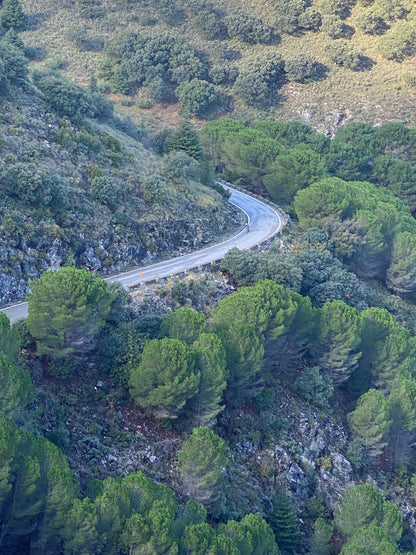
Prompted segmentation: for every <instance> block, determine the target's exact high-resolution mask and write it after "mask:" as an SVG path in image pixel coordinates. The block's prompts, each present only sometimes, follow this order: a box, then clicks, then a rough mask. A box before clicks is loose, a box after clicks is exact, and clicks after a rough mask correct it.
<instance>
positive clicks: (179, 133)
mask: <svg viewBox="0 0 416 555" xmlns="http://www.w3.org/2000/svg"><path fill="white" fill-rule="evenodd" d="M167 148H168V150H169V151H171V150H183V151H185V152H186V154H188V155H189V156H192V158H195V160H202V158H203V156H204V153H203V150H202V147H201V143H200V142H199V136H198V132H197V131H195V129H193V128H192V125H191V123H190V121H189V120H183V121H181V123H180V125H179V127H178V129H177V130H176V131H174V132H173V133H172V135H171V136H170V137H169V140H168V144H167Z"/></svg>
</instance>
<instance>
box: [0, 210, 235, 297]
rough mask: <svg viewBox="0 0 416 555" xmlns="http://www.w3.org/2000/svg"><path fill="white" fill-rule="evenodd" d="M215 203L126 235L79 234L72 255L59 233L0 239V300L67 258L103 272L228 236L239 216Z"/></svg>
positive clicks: (20, 291)
mask: <svg viewBox="0 0 416 555" xmlns="http://www.w3.org/2000/svg"><path fill="white" fill-rule="evenodd" d="M220 202H221V201H220ZM219 208H220V207H219V206H218V210H216V211H215V212H213V213H212V214H210V213H209V212H208V213H206V212H205V213H204V212H203V211H202V210H195V211H194V214H192V212H190V213H189V214H188V217H187V218H183V219H179V220H160V221H156V220H155V221H152V222H146V223H143V224H134V225H133V227H132V228H131V229H130V232H129V234H128V235H127V234H123V233H120V230H115V229H114V228H110V229H104V230H103V231H102V233H101V235H98V236H89V237H88V236H87V235H86V234H79V235H78V237H77V238H76V243H77V249H78V250H77V253H76V257H74V256H73V255H72V253H73V246H72V244H71V243H69V242H68V241H66V240H65V239H62V238H56V239H53V240H52V241H51V238H50V236H48V235H45V236H44V237H40V238H39V240H38V243H37V246H36V248H33V247H30V246H29V245H28V244H27V242H26V241H25V240H21V241H14V242H10V241H8V242H7V243H6V241H2V242H3V243H4V244H1V242H0V304H2V305H4V304H7V303H10V302H14V301H18V300H21V299H23V298H24V296H25V294H26V292H27V290H28V287H29V282H30V280H31V279H36V278H39V276H40V275H41V274H42V273H43V272H44V271H46V270H48V269H53V270H57V269H59V268H60V266H61V265H62V264H68V262H69V263H71V261H72V263H75V264H76V265H77V266H80V267H84V268H87V269H88V270H91V271H93V272H96V273H97V275H100V276H102V277H105V276H107V275H111V274H114V273H117V272H121V271H123V270H127V269H128V268H129V267H132V266H139V265H144V264H147V263H149V262H151V261H153V260H156V259H157V258H166V257H168V256H179V255H180V254H183V253H185V252H188V251H191V250H196V249H198V248H202V247H203V246H205V245H207V244H208V243H213V242H215V241H216V240H217V238H221V237H223V236H225V235H232V233H233V232H234V231H235V230H237V229H238V227H239V225H240V223H241V215H240V214H239V213H238V212H237V210H236V209H235V208H234V207H232V206H231V205H228V204H226V203H225V202H224V204H223V206H222V209H219ZM210 216H211V217H210ZM218 240H219V239H218Z"/></svg>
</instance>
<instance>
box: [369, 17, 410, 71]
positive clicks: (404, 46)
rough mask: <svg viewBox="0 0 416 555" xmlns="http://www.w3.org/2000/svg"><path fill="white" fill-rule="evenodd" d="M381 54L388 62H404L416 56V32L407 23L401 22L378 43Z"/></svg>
mask: <svg viewBox="0 0 416 555" xmlns="http://www.w3.org/2000/svg"><path fill="white" fill-rule="evenodd" d="M377 46H378V49H379V51H380V53H381V54H382V55H383V56H384V57H385V58H387V59H388V60H395V61H396V62H402V61H403V60H405V59H406V58H409V57H410V56H414V55H415V54H416V30H415V29H414V27H413V26H412V25H410V24H409V23H406V22H404V21H403V22H399V23H397V24H396V25H395V27H394V28H393V29H392V30H391V31H390V32H389V33H386V34H385V35H384V36H383V37H381V38H380V39H379V41H378V45H377Z"/></svg>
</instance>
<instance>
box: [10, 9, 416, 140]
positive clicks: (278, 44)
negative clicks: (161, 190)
mask: <svg viewBox="0 0 416 555" xmlns="http://www.w3.org/2000/svg"><path fill="white" fill-rule="evenodd" d="M21 3H22V6H23V8H24V10H25V12H26V13H27V14H28V25H27V27H26V30H25V31H24V32H23V35H22V36H23V38H24V40H25V41H26V42H28V43H30V44H33V45H36V46H37V47H38V48H39V49H40V50H41V51H42V52H43V56H44V59H43V61H42V62H41V63H42V64H46V65H49V66H51V65H52V66H53V65H61V66H62V69H63V71H64V72H65V74H66V75H67V76H69V77H71V78H73V79H75V80H76V81H77V82H80V83H88V82H89V79H90V78H91V76H93V75H95V76H96V77H98V78H99V79H100V81H99V86H100V87H102V89H103V90H105V91H107V93H108V94H115V95H116V96H115V98H116V99H117V100H118V102H119V103H120V104H122V105H123V110H126V111H128V113H129V114H130V115H131V117H132V118H134V119H135V120H136V121H143V122H145V123H146V125H147V126H148V127H149V128H156V129H158V128H160V127H163V126H166V123H168V124H169V125H171V126H173V125H174V124H175V122H176V121H177V111H178V109H180V108H182V110H189V111H190V112H191V113H195V114H196V115H197V116H199V117H212V115H213V114H215V113H218V112H220V113H224V112H227V111H228V112H229V113H233V112H234V113H244V114H245V115H250V116H259V115H263V116H264V113H265V112H266V113H268V114H269V117H271V118H273V119H275V118H279V119H283V120H286V121H288V120H290V119H301V120H302V121H304V122H305V123H308V124H311V125H313V126H314V127H316V128H319V129H321V130H325V131H327V132H330V133H331V132H333V129H334V127H336V126H337V125H338V124H339V123H340V122H341V121H345V120H361V121H366V122H368V123H372V124H374V123H380V122H385V121H389V120H398V121H402V122H404V123H407V124H414V123H415V116H414V110H413V106H414V102H415V98H416V89H415V87H414V83H415V78H416V73H415V67H414V54H415V52H416V24H415V10H414V9H413V11H412V8H413V3H412V2H410V1H409V0H395V1H394V2H385V1H384V0H376V1H375V2H360V3H358V2H355V1H354V0H351V1H350V0H331V1H328V0H314V1H313V2H306V1H301V2H294V1H290V2H283V1H282V0H262V1H261V2H242V0H230V1H228V2H222V3H221V4H219V3H216V2H215V1H212V2H209V1H207V0H194V1H193V2H184V1H181V0H176V1H175V2H164V1H162V0H146V1H145V2H137V1H134V0H118V1H117V2H110V1H109V0H76V1H73V2H69V1H68V2H64V1H60V2H58V3H56V2H52V1H51V0H40V1H37V2H33V1H31V0H22V2H21ZM62 30H64V31H63V32H62ZM129 33H134V34H137V33H138V34H139V35H140V37H141V38H142V39H143V37H144V39H145V40H147V39H149V38H151V39H156V43H157V44H158V45H159V46H158V48H159V49H160V44H161V43H160V41H163V40H164V37H166V35H168V36H169V37H171V38H173V39H175V40H176V41H177V42H178V41H179V42H178V45H179V46H178V48H179V51H181V52H184V51H186V52H188V53H187V54H186V56H185V58H184V59H181V57H180V56H179V57H178V56H176V57H175V56H173V58H172V57H171V58H170V66H169V64H168V65H167V66H165V67H162V66H163V64H164V63H165V62H166V60H165V62H163V61H162V60H161V59H159V58H158V59H157V60H156V61H155V63H154V65H152V64H153V61H154V60H153V61H152V62H151V63H150V62H149V59H148V58H147V59H146V60H145V61H143V56H142V54H143V48H142V43H140V45H141V46H140V47H139V48H138V51H139V54H140V55H139V56H136V53H137V50H135V49H134V48H133V50H130V51H129V52H127V55H126V59H125V60H123V49H120V48H119V46H117V47H116V48H115V49H114V48H112V45H114V43H115V42H116V41H118V40H119V38H120V35H123V36H126V35H128V34H129ZM130 42H131V41H130ZM153 46H154V44H153ZM130 47H131V44H130ZM151 47H152V45H151ZM124 54H126V51H124ZM276 56H278V57H279V59H280V58H281V59H282V60H283V61H284V63H285V65H284V66H283V65H281V66H279V67H274V69H273V72H272V75H269V74H268V75H266V77H265V74H264V72H265V71H266V70H265V68H266V66H267V64H268V62H266V60H269V62H270V60H274V62H275V61H276V58H275V57H276ZM190 58H193V60H194V61H195V64H194V65H193V66H192V67H191V68H190V67H187V70H186V71H183V67H184V66H183V62H184V60H185V59H186V60H187V62H186V63H187V64H188V66H189V60H190ZM124 62H125V63H124ZM257 62H259V64H260V69H259V65H257V66H256V63H257ZM143 64H144V65H143ZM191 65H192V64H191ZM150 67H152V68H153V69H150ZM256 67H257V69H256ZM175 68H176V69H175ZM283 68H284V69H283ZM188 70H189V71H190V73H189V71H188ZM181 71H182V73H181ZM256 73H257V75H256ZM266 73H267V71H266ZM259 76H260V77H259ZM257 78H259V79H260V81H261V82H262V83H263V85H264V83H267V82H268V81H270V83H269V85H270V87H269V89H268V90H266V91H265V97H266V98H265V99H262V101H261V102H259V98H260V97H261V94H260V92H259V89H258V87H257V85H256V86H254V89H253V90H255V94H254V95H253V97H252V98H251V97H250V95H247V91H248V89H249V88H250V85H249V83H250V81H251V82H252V83H253V79H254V81H255V80H256V79H257ZM193 79H198V80H199V81H201V80H202V81H204V84H202V85H201V83H200V82H199V81H198V82H197V83H193V85H192V87H186V86H183V83H184V82H185V83H186V84H187V83H189V81H192V80H193ZM208 83H209V85H210V87H208V85H207V84H208ZM266 89H267V87H266ZM178 98H179V99H180V100H181V103H180V104H178V102H177V99H178ZM195 99H198V102H197V106H196V107H195V105H194V104H193V100H195ZM201 99H203V102H202V100H201ZM263 100H264V102H263ZM205 101H206V106H205V108H206V110H205V109H203V110H202V111H200V106H201V103H204V102H205Z"/></svg>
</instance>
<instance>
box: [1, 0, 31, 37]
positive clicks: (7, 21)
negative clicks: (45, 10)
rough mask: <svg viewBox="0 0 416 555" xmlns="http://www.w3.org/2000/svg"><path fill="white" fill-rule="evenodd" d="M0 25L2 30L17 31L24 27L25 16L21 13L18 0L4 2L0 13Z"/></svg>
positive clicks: (5, 0)
mask: <svg viewBox="0 0 416 555" xmlns="http://www.w3.org/2000/svg"><path fill="white" fill-rule="evenodd" d="M0 24H1V26H2V27H3V29H6V30H8V29H12V28H13V29H15V30H16V31H19V30H21V29H23V28H24V27H25V24H26V16H25V14H24V13H23V10H22V6H21V5H20V2H19V0H4V1H3V7H2V10H1V12H0Z"/></svg>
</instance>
